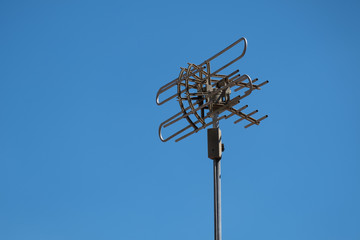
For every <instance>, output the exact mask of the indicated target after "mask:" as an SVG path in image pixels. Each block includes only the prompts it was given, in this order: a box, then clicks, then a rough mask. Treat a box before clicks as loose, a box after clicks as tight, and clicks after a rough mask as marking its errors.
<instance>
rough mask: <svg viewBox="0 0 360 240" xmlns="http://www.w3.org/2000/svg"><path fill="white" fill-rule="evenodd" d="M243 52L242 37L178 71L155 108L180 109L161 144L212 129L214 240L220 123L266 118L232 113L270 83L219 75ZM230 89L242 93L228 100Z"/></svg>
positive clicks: (256, 122) (217, 215) (218, 211)
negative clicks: (223, 59)
mask: <svg viewBox="0 0 360 240" xmlns="http://www.w3.org/2000/svg"><path fill="white" fill-rule="evenodd" d="M241 42H243V43H244V48H243V50H242V53H241V54H240V55H239V56H237V57H235V58H234V59H232V60H231V61H229V62H227V63H226V64H224V65H222V67H220V68H218V69H217V70H215V71H211V65H213V61H214V60H216V59H217V58H218V57H219V56H221V55H222V54H224V53H225V52H227V51H229V50H230V49H231V48H233V47H234V46H236V45H238V44H239V43H241ZM246 49H247V40H246V39H245V38H243V37H242V38H240V39H238V40H237V41H235V42H234V43H232V44H231V45H230V46H228V47H226V48H225V49H223V50H221V51H220V52H218V53H217V54H215V55H214V56H212V57H210V58H208V59H206V60H205V61H204V62H202V63H201V64H199V65H196V64H192V63H188V66H187V68H181V71H180V74H179V77H178V78H176V79H174V80H173V81H171V82H169V83H167V84H165V85H164V86H162V87H161V88H160V89H159V91H158V92H157V94H156V103H157V105H162V104H164V103H166V102H168V101H170V100H172V99H174V98H177V101H178V102H179V105H180V109H181V111H180V112H178V113H177V114H175V115H173V116H172V117H170V118H169V119H167V120H165V121H164V122H162V123H161V124H160V126H159V137H160V140H161V141H163V142H167V141H169V140H170V139H172V138H174V137H178V138H177V139H176V140H175V142H178V141H180V140H182V139H184V138H186V137H188V136H190V135H192V134H194V133H197V132H199V131H200V130H202V129H205V128H207V127H209V126H211V125H212V128H208V157H209V158H210V159H212V160H213V177H214V237H215V240H221V164H220V160H221V158H222V152H223V151H224V145H223V144H222V140H221V131H220V127H219V121H220V120H222V119H228V118H230V117H232V116H234V115H236V116H238V117H240V118H238V119H237V120H235V121H234V123H235V124H236V123H238V122H240V121H242V120H246V121H248V122H249V123H248V124H247V125H245V128H248V127H250V126H252V125H259V124H260V122H261V121H262V120H264V119H265V118H267V117H268V116H267V115H265V116H263V117H260V118H258V119H255V118H253V117H252V115H254V114H255V113H257V112H258V110H255V111H252V112H250V113H244V112H242V111H243V110H245V109H246V108H247V107H248V105H244V106H242V107H240V108H239V109H235V108H234V106H235V105H237V104H238V103H240V100H241V99H243V98H245V97H247V96H249V95H250V94H251V93H252V91H253V90H260V89H261V87H262V86H263V85H265V84H267V83H268V82H269V81H265V82H262V83H260V84H258V85H255V84H254V83H255V82H256V81H258V79H257V78H256V79H254V80H252V79H251V78H250V77H249V76H248V75H246V74H243V75H241V74H239V70H236V71H233V72H231V73H227V74H224V73H222V72H223V70H225V69H226V68H228V67H229V66H231V65H232V64H234V63H235V62H237V61H238V60H240V59H241V58H242V57H243V56H244V55H245V53H246ZM232 88H235V89H234V92H238V91H240V90H243V91H241V92H240V95H238V96H236V97H233V98H231V97H230V95H231V89H232ZM170 90H172V91H173V93H170V96H168V97H165V99H164V100H162V101H161V100H160V95H162V94H163V93H165V92H169V91H170ZM226 111H227V112H229V114H228V115H226V114H224V113H225V112H226ZM182 119H185V120H186V122H187V123H188V125H187V126H185V127H182V128H181V129H180V130H178V131H177V132H175V133H172V134H170V136H168V137H165V138H164V137H163V135H162V130H163V129H164V128H167V127H169V126H171V125H173V124H175V123H178V122H179V121H180V120H182ZM179 135H181V136H179Z"/></svg>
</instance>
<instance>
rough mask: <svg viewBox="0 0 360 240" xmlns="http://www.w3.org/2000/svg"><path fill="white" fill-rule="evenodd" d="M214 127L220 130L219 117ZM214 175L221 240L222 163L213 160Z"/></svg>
mask: <svg viewBox="0 0 360 240" xmlns="http://www.w3.org/2000/svg"><path fill="white" fill-rule="evenodd" d="M213 127H214V128H219V121H218V116H217V115H215V116H214V117H213ZM213 175H214V239H215V240H221V162H220V159H216V160H215V159H214V160H213Z"/></svg>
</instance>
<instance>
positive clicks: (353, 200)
mask: <svg viewBox="0 0 360 240" xmlns="http://www.w3.org/2000/svg"><path fill="white" fill-rule="evenodd" d="M359 9H360V4H359V2H357V1H216V2H212V1H143V2H139V1H6V2H5V1H2V2H1V3H0V36H1V37H0V239H4V240H24V239H26V240H32V239H34V240H43V239H44V240H53V239H54V240H55V239H56V240H57V239H67V240H72V239H74V240H75V239H76V240H78V239H87V240H91V239H130V240H143V239H156V240H161V239H163V240H165V239H166V240H168V239H172V240H184V239H194V240H195V239H212V238H213V209H212V208H213V198H212V194H213V193H212V162H211V160H209V159H208V158H207V150H206V132H205V131H204V132H200V133H198V134H196V135H194V136H192V137H190V138H187V139H186V140H184V141H181V142H179V143H175V142H167V143H162V142H161V141H160V140H159V138H158V136H157V128H158V125H159V124H160V123H161V122H162V121H164V120H165V119H166V118H167V117H169V116H170V115H171V114H173V113H176V112H177V111H178V106H176V105H175V104H167V105H163V106H161V107H158V106H157V105H156V104H155V94H156V91H157V89H158V88H159V87H161V86H162V85H163V84H165V83H167V82H168V81H170V80H172V79H174V78H175V77H176V76H177V75H178V74H179V67H181V66H186V63H187V62H192V63H200V62H202V61H203V60H204V59H205V58H207V57H209V56H211V55H212V54H214V53H216V52H217V51H219V50H221V49H222V48H223V47H225V46H227V45H228V44H230V43H231V42H233V41H235V40H236V39H238V38H240V37H246V38H247V39H248V42H249V45H248V51H247V53H246V55H245V57H244V58H243V59H242V60H241V61H240V62H239V63H238V68H239V69H240V71H241V73H246V74H249V75H250V76H251V77H253V78H255V77H259V78H260V79H261V80H269V81H270V84H268V85H267V86H266V87H264V88H263V90H262V91H261V92H257V93H256V94H253V95H251V96H250V97H248V98H247V99H246V100H245V101H244V104H245V103H246V104H249V106H250V109H259V111H260V113H261V114H269V118H268V119H266V120H265V121H264V122H263V124H262V125H260V126H259V127H251V128H249V129H244V128H243V124H238V125H234V124H232V121H229V120H226V121H224V122H222V123H221V129H222V132H223V140H224V143H225V146H226V151H225V152H224V157H223V160H222V190H223V195H222V196H223V199H222V203H223V205H222V206H223V239H224V240H230V239H233V240H235V239H247V240H263V239H274V240H282V239H283V240H289V239H294V240H304V239H307V240H319V239H327V240H333V239H334V240H335V239H336V240H338V239H339V240H358V239H360V204H359V203H360V187H359V184H360V127H359V123H360V98H359V90H360V83H359V82H360V79H359V75H360V58H359V56H360V32H359V24H360V15H359ZM261 114H259V115H261Z"/></svg>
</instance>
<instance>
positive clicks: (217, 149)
mask: <svg viewBox="0 0 360 240" xmlns="http://www.w3.org/2000/svg"><path fill="white" fill-rule="evenodd" d="M207 136H208V157H209V158H210V159H212V160H220V159H221V156H222V152H223V151H224V146H223V144H222V142H221V130H220V128H208V130H207Z"/></svg>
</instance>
